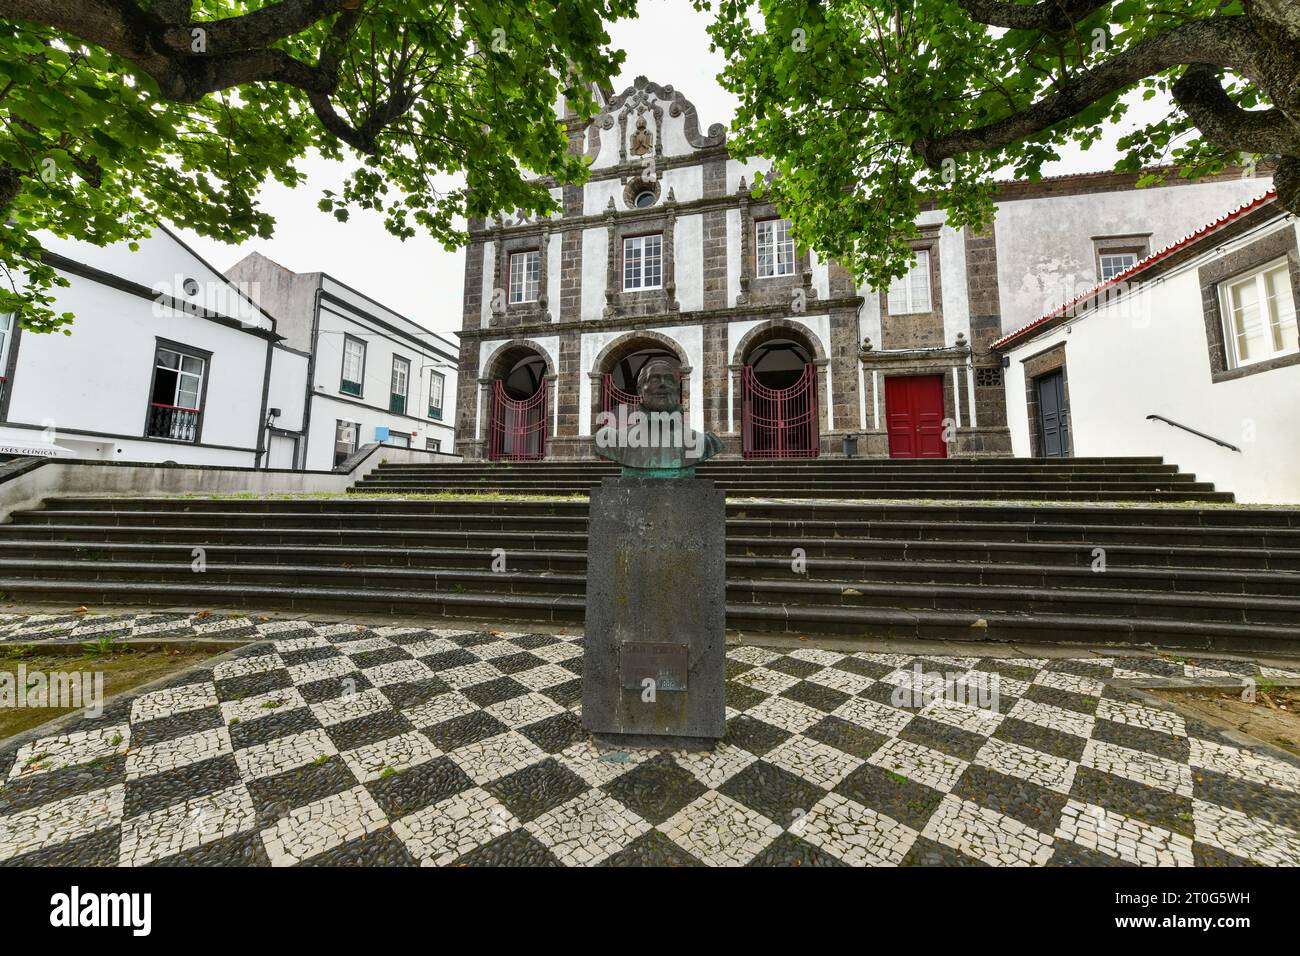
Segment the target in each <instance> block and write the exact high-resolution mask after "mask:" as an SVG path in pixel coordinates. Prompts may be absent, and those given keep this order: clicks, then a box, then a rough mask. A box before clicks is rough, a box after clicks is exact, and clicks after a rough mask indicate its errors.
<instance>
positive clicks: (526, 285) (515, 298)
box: [510, 249, 542, 304]
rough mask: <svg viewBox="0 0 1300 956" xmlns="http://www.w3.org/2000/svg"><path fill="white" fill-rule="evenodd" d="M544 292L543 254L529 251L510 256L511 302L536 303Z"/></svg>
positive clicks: (537, 250) (532, 250)
mask: <svg viewBox="0 0 1300 956" xmlns="http://www.w3.org/2000/svg"><path fill="white" fill-rule="evenodd" d="M541 290H542V252H541V250H540V249H527V250H525V251H523V252H512V253H511V254H510V302H511V304H516V303H520V302H536V301H537V297H538V296H539V295H540V294H541Z"/></svg>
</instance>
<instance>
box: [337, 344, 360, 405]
mask: <svg viewBox="0 0 1300 956" xmlns="http://www.w3.org/2000/svg"><path fill="white" fill-rule="evenodd" d="M354 348H355V349H356V350H357V351H356V352H355V353H354V352H353V349H354ZM354 356H355V371H356V373H357V377H356V378H348V366H349V364H352V362H351V361H350V360H352V359H353V358H354ZM344 382H350V383H351V384H353V385H356V387H357V390H356V392H349V391H347V390H346V389H345V388H344V387H343V383H344ZM365 390H366V343H365V342H363V341H361V339H357V338H353V337H352V336H350V335H346V334H345V335H344V336H343V368H342V369H341V370H340V371H339V391H340V392H342V393H343V394H344V395H353V396H354V397H356V398H360V397H361V394H362V393H363V392H364V391H365Z"/></svg>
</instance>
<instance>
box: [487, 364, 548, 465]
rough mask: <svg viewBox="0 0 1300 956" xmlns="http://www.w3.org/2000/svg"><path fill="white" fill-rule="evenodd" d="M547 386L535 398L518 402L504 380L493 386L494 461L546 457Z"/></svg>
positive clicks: (490, 436)
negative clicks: (507, 390)
mask: <svg viewBox="0 0 1300 956" xmlns="http://www.w3.org/2000/svg"><path fill="white" fill-rule="evenodd" d="M546 411H547V408H546V385H545V383H543V385H542V387H541V388H539V389H538V390H537V392H536V393H535V394H534V395H533V397H532V398H527V399H524V400H523V401H518V400H516V399H513V398H511V397H510V396H509V395H507V394H506V386H505V383H504V382H501V381H497V382H495V383H493V385H492V419H491V425H490V426H489V431H488V458H489V459H491V460H492V461H540V460H541V459H542V458H544V457H545V456H546V431H547V426H548V425H549V424H550V421H549V419H548V417H547V414H546Z"/></svg>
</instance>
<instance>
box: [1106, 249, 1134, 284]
mask: <svg viewBox="0 0 1300 956" xmlns="http://www.w3.org/2000/svg"><path fill="white" fill-rule="evenodd" d="M1107 259H1124V260H1126V261H1127V262H1126V264H1125V265H1124V266H1122V267H1121V268H1118V269H1112V270H1111V271H1110V275H1107V274H1106V272H1107V268H1106V265H1107V263H1106V260H1107ZM1140 261H1141V260H1140V258H1139V256H1138V254H1137V253H1136V252H1102V253H1098V255H1097V262H1098V264H1099V266H1100V268H1101V281H1102V282H1109V281H1110V280H1111V279H1113V278H1115V277H1116V276H1117V275H1120V274H1121V273H1124V272H1127V271H1128V270H1129V269H1132V268H1133V267H1134V266H1135V265H1137V264H1138V262H1140Z"/></svg>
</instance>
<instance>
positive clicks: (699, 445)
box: [592, 358, 722, 478]
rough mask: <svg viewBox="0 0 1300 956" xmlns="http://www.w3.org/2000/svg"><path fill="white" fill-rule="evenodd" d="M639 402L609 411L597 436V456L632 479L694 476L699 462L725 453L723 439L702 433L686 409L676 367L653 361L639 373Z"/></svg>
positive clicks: (637, 381) (662, 360) (595, 437)
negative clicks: (688, 420) (612, 462)
mask: <svg viewBox="0 0 1300 956" xmlns="http://www.w3.org/2000/svg"><path fill="white" fill-rule="evenodd" d="M636 388H637V394H638V395H640V396H641V404H640V406H639V407H637V408H633V409H628V407H627V406H626V405H620V406H619V409H618V412H617V413H614V412H605V413H602V415H601V416H600V418H598V420H597V421H598V423H599V424H600V427H599V428H598V429H597V430H596V434H595V435H594V436H593V439H592V440H593V443H594V444H595V446H596V450H597V452H598V453H599V454H601V455H603V456H604V457H606V458H608V459H610V460H611V461H616V462H618V463H619V464H620V465H622V466H623V475H624V476H625V477H629V478H692V477H694V476H695V466H696V465H698V464H699V463H700V462H702V461H706V460H707V459H709V458H712V457H713V456H714V455H716V454H718V453H719V452H721V451H722V439H720V438H718V436H717V435H715V434H714V433H713V432H698V431H695V430H694V429H693V428H691V427H690V425H689V424H687V422H686V417H685V415H684V414H683V413H682V403H681V382H680V380H679V378H678V374H677V367H676V366H675V365H674V364H673V363H672V362H671V361H669V360H667V359H658V358H655V359H651V360H650V361H648V362H646V363H645V365H644V366H642V368H641V372H640V373H639V374H638V375H637V377H636Z"/></svg>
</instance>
